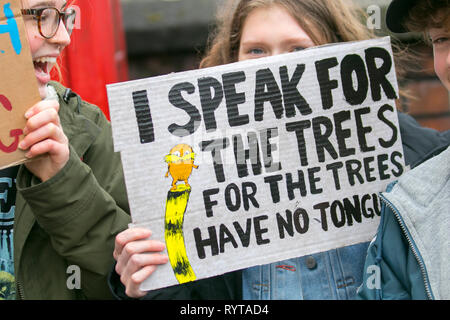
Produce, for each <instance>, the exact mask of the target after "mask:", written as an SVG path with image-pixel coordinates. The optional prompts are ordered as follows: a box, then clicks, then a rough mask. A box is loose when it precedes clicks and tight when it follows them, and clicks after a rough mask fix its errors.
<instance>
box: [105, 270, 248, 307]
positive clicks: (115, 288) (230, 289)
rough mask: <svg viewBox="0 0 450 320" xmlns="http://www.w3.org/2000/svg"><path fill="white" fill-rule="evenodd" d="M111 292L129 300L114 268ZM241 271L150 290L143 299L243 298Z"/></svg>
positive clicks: (111, 275)
mask: <svg viewBox="0 0 450 320" xmlns="http://www.w3.org/2000/svg"><path fill="white" fill-rule="evenodd" d="M109 285H110V288H111V292H112V293H113V295H114V297H115V298H116V299H120V300H129V299H131V298H129V297H127V295H126V294H125V286H124V285H123V284H122V282H120V277H119V275H118V274H117V273H116V272H115V271H114V270H113V271H112V272H111V274H110V276H109ZM241 299H242V276H241V271H235V272H230V273H226V274H223V275H220V276H216V277H212V278H207V279H202V280H198V281H194V282H188V283H184V284H180V285H176V286H172V287H167V288H162V289H158V290H152V291H149V292H148V293H147V294H146V295H145V296H144V297H143V298H141V300H241Z"/></svg>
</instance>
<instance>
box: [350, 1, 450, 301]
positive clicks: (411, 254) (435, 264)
mask: <svg viewBox="0 0 450 320" xmlns="http://www.w3.org/2000/svg"><path fill="white" fill-rule="evenodd" d="M386 22H387V26H388V27H389V28H390V29H391V30H392V31H393V32H407V31H421V32H424V34H425V36H426V37H427V38H429V40H430V41H431V43H432V45H433V51H434V67H435V71H436V74H437V76H438V77H439V79H440V80H441V81H442V83H443V84H444V86H445V87H446V88H447V90H450V5H449V0H394V1H393V2H392V3H391V4H390V6H389V8H388V11H387V16H386ZM435 154H436V155H435V156H434V157H431V159H428V160H427V161H425V162H423V163H422V164H420V165H418V166H417V167H415V168H414V169H412V170H411V171H409V172H407V173H406V174H404V175H403V176H402V177H401V178H400V179H399V180H398V181H397V182H394V183H392V184H391V185H389V187H388V188H387V190H386V192H384V193H382V194H381V200H382V204H383V205H382V213H381V220H380V225H379V229H378V232H377V235H376V236H375V238H374V239H373V241H372V242H371V244H370V246H369V249H368V253H367V259H366V262H365V267H364V270H365V274H364V279H363V282H362V285H361V286H360V287H359V289H358V296H357V297H358V298H359V299H450V273H449V270H450V233H449V230H450V147H449V146H448V145H447V146H444V147H443V148H442V150H441V152H439V151H437V152H436V153H435Z"/></svg>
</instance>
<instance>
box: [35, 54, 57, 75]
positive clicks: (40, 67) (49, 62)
mask: <svg viewBox="0 0 450 320" xmlns="http://www.w3.org/2000/svg"><path fill="white" fill-rule="evenodd" d="M33 64H34V69H35V71H36V76H37V77H38V78H39V79H43V78H48V77H49V73H50V70H51V69H52V67H53V65H55V64H56V58H54V57H41V58H37V59H35V60H33Z"/></svg>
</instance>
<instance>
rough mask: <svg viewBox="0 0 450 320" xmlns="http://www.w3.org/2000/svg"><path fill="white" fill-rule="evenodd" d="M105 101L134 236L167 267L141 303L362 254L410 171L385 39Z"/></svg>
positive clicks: (175, 79)
mask: <svg viewBox="0 0 450 320" xmlns="http://www.w3.org/2000/svg"><path fill="white" fill-rule="evenodd" d="M107 88H108V98H109V105H110V111H111V123H112V128H113V137H114V146H115V150H116V151H120V153H121V157H122V163H123V167H124V173H125V180H126V186H127V191H128V198H129V202H130V208H131V216H132V220H133V224H134V225H136V226H142V227H147V228H149V229H151V230H152V239H156V240H160V241H163V242H165V243H166V252H167V254H168V256H169V261H170V262H169V263H167V264H166V265H161V266H158V268H157V269H156V271H155V272H154V273H153V274H152V275H151V276H150V277H149V278H148V279H146V280H145V281H144V282H143V283H142V285H141V290H151V289H157V288H161V287H166V286H170V285H175V284H179V283H185V282H188V281H194V280H198V279H202V278H206V277H211V276H214V275H218V274H223V273H226V272H230V271H233V270H238V269H242V268H247V267H251V266H254V265H259V264H267V263H271V262H276V261H280V260H285V259H290V258H293V257H300V256H304V255H308V254H313V253H317V252H323V251H327V250H330V249H335V248H340V247H344V246H349V245H353V244H356V243H361V242H366V241H369V240H371V239H372V237H373V236H374V234H375V232H376V229H377V226H378V223H379V219H380V203H379V199H378V196H377V194H378V192H380V191H383V190H384V189H385V188H386V186H387V184H388V183H389V182H391V181H393V180H395V179H397V178H398V177H399V176H400V175H401V174H402V173H403V172H405V171H406V170H407V168H406V167H405V164H404V157H403V147H402V142H401V137H400V133H399V132H400V130H399V128H398V118H397V111H396V109H395V99H396V98H397V97H398V85H397V78H396V73H395V67H394V60H393V54H392V48H391V45H390V38H389V37H386V38H381V39H374V40H367V41H360V42H352V43H343V44H336V45H328V46H322V47H316V48H310V49H306V50H303V51H301V52H296V53H289V54H284V55H278V56H274V57H267V58H261V59H255V60H249V61H243V62H238V63H232V64H228V65H223V66H218V67H213V68H205V69H200V70H193V71H187V72H182V73H173V74H169V75H166V76H160V77H153V78H148V79H142V80H135V81H131V82H126V83H119V84H112V85H109V86H107Z"/></svg>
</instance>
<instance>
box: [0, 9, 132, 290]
mask: <svg viewBox="0 0 450 320" xmlns="http://www.w3.org/2000/svg"><path fill="white" fill-rule="evenodd" d="M21 4H22V15H23V17H24V23H25V28H26V31H27V35H28V41H29V45H30V49H31V54H32V57H33V63H34V67H35V74H36V79H37V82H38V86H39V92H40V95H41V98H42V99H43V100H42V101H40V102H38V103H36V104H35V105H34V106H31V108H30V109H28V111H27V112H26V113H25V117H26V119H27V122H26V126H25V128H24V135H25V137H24V138H23V140H22V141H21V143H20V145H19V148H20V149H23V150H25V151H26V157H28V158H29V159H30V161H29V162H26V163H25V164H23V165H20V166H16V167H12V168H8V169H6V170H1V171H0V205H1V207H0V213H2V214H1V215H0V217H1V220H0V229H1V230H0V235H1V247H0V248H1V249H0V288H1V290H0V298H1V299H14V298H16V299H109V298H112V296H111V293H110V291H109V288H108V284H107V280H106V279H107V275H108V272H109V270H110V268H111V264H112V263H113V256H112V252H113V248H114V238H115V236H116V234H118V233H119V232H121V231H122V230H124V229H126V227H127V225H128V223H129V222H130V221H131V219H130V215H129V205H128V200H127V193H126V189H125V184H124V178H123V171H122V165H121V160H120V156H119V154H117V153H115V152H114V150H113V143H112V133H111V127H110V124H109V122H108V121H107V119H106V118H105V116H104V115H103V114H102V112H101V110H100V109H99V108H97V107H95V106H92V105H90V104H88V103H86V102H84V101H82V100H81V98H80V97H79V96H78V95H76V94H74V93H73V92H71V91H70V90H69V89H66V88H64V87H63V86H62V85H60V84H59V83H56V82H51V81H50V70H51V69H52V68H53V67H54V65H55V63H56V59H57V57H58V56H59V54H60V53H61V51H62V50H63V49H64V48H65V47H66V46H67V45H69V44H70V34H71V31H72V27H73V21H74V17H75V11H74V10H72V9H71V8H70V7H69V8H68V6H67V3H66V1H65V0H49V1H40V0H22V1H21Z"/></svg>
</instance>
